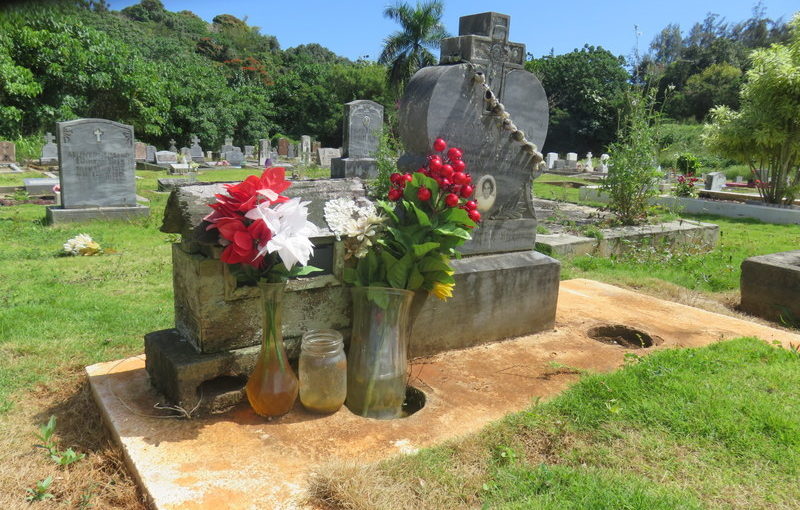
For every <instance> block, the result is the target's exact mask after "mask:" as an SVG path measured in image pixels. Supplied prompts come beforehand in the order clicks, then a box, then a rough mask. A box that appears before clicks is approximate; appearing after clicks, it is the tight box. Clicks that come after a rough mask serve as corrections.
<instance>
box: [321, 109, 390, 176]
mask: <svg viewBox="0 0 800 510" xmlns="http://www.w3.org/2000/svg"><path fill="white" fill-rule="evenodd" d="M382 129H383V106H381V105H380V104H378V103H376V102H374V101H368V100H365V99H360V100H358V101H352V102H350V103H347V104H345V105H344V127H343V132H344V137H343V138H344V139H343V147H342V157H341V158H335V159H333V160H332V161H331V176H332V177H336V178H340V177H359V178H362V179H368V178H374V177H376V176H377V172H378V167H377V162H376V160H375V155H376V153H377V152H378V145H379V144H380V133H381V130H382Z"/></svg>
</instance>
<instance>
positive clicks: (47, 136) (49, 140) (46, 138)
mask: <svg viewBox="0 0 800 510" xmlns="http://www.w3.org/2000/svg"><path fill="white" fill-rule="evenodd" d="M55 139H56V137H55V136H53V133H50V132H49V131H48V132H47V133H45V135H44V142H45V143H53V141H54V140H55Z"/></svg>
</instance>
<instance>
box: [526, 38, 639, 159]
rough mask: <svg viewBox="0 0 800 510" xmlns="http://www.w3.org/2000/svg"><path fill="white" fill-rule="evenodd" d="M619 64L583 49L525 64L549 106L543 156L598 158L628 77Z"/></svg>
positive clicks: (603, 52)
mask: <svg viewBox="0 0 800 510" xmlns="http://www.w3.org/2000/svg"><path fill="white" fill-rule="evenodd" d="M624 63H625V61H624V59H623V58H622V57H615V56H614V55H613V54H612V53H611V52H609V51H608V50H605V49H603V48H602V47H599V46H598V47H594V46H589V45H586V46H584V47H583V48H581V49H580V50H574V51H572V52H571V53H566V54H564V55H546V56H544V57H542V58H539V59H534V60H530V61H528V62H526V63H525V68H526V69H527V70H528V71H531V72H533V73H535V74H536V75H537V76H538V77H539V79H540V80H542V84H543V85H544V89H545V91H546V92H547V98H548V101H549V102H550V128H549V133H548V136H547V143H546V144H545V148H546V150H549V151H553V152H570V151H580V152H585V151H589V150H590V151H592V152H601V151H602V150H603V149H605V146H606V145H607V144H608V143H610V142H611V140H613V136H614V132H615V131H616V128H617V124H618V122H617V119H618V113H617V112H618V110H619V108H620V107H621V106H622V104H623V103H624V98H625V91H626V90H627V89H628V80H629V78H630V76H629V75H628V73H627V71H625V68H624V67H623V66H624Z"/></svg>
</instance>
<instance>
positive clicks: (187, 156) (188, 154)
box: [169, 147, 192, 161]
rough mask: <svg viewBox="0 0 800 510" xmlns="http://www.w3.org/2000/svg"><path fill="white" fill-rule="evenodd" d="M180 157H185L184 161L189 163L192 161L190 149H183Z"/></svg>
mask: <svg viewBox="0 0 800 510" xmlns="http://www.w3.org/2000/svg"><path fill="white" fill-rule="evenodd" d="M169 152H172V151H169ZM180 155H181V156H183V160H184V161H187V160H189V159H191V157H192V156H191V151H190V150H189V147H181V151H180Z"/></svg>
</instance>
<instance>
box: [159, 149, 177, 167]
mask: <svg viewBox="0 0 800 510" xmlns="http://www.w3.org/2000/svg"><path fill="white" fill-rule="evenodd" d="M177 162H178V155H177V154H176V153H174V152H172V151H157V152H156V165H171V164H175V163H177Z"/></svg>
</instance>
